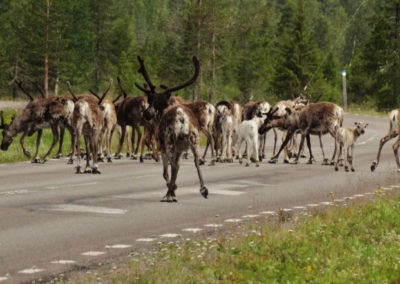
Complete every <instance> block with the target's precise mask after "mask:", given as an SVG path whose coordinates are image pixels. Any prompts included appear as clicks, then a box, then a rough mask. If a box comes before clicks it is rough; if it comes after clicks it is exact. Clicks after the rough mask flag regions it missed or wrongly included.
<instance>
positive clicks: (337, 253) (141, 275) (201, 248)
mask: <svg viewBox="0 0 400 284" xmlns="http://www.w3.org/2000/svg"><path fill="white" fill-rule="evenodd" d="M380 193H381V191H379V190H378V191H377V195H378V200H376V201H374V202H368V203H363V204H356V205H354V206H351V207H349V208H338V207H335V208H331V209H329V210H327V211H324V212H319V213H314V214H313V215H311V217H304V218H301V221H300V219H298V218H297V217H293V218H289V219H291V222H278V223H273V224H271V223H270V222H269V223H268V222H267V223H265V224H263V225H258V224H253V225H246V226H245V227H246V228H245V229H244V230H243V231H242V230H240V232H237V233H234V234H232V235H229V234H225V237H220V238H218V239H208V240H203V241H198V242H195V241H189V242H184V243H183V244H180V243H179V242H178V243H174V244H168V245H163V246H161V247H160V248H159V250H158V252H157V253H156V254H155V255H150V254H149V255H147V256H144V257H143V256H141V257H138V258H132V259H131V261H130V263H129V265H128V266H126V267H125V268H123V269H117V268H116V267H114V269H112V270H110V271H101V272H99V273H96V276H93V274H92V275H85V276H82V277H80V278H78V280H76V279H75V280H74V281H73V283H94V282H98V281H100V282H105V283H216V282H218V283H306V282H312V283H399V281H400V227H399V224H400V198H399V197H386V196H385V197H379V196H380ZM286 217H287V216H286ZM280 219H281V221H282V220H287V219H288V218H280Z"/></svg>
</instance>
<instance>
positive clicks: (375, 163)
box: [371, 161, 378, 172]
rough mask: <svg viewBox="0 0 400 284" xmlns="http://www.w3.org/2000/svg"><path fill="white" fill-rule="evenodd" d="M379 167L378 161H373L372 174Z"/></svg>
mask: <svg viewBox="0 0 400 284" xmlns="http://www.w3.org/2000/svg"><path fill="white" fill-rule="evenodd" d="M377 165H378V164H377V162H376V161H373V162H372V165H371V172H373V171H375V169H376V166H377Z"/></svg>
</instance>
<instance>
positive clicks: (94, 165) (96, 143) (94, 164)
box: [90, 134, 101, 174]
mask: <svg viewBox="0 0 400 284" xmlns="http://www.w3.org/2000/svg"><path fill="white" fill-rule="evenodd" d="M100 135H101V134H97V135H95V136H94V137H91V138H90V146H91V149H92V152H93V153H94V154H93V160H92V174H101V172H100V171H99V167H98V165H97V160H98V159H97V155H96V153H97V152H98V151H99V149H98V148H99V147H98V146H99V145H100V146H101V140H100V141H97V140H96V139H95V137H99V136H100Z"/></svg>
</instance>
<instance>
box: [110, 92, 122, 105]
mask: <svg viewBox="0 0 400 284" xmlns="http://www.w3.org/2000/svg"><path fill="white" fill-rule="evenodd" d="M120 97H122V94H119V95H118V96H117V97H116V98H115V99H114V100H113V101H112V103H113V104H115V103H116V102H117V101H118V100H119V98H120Z"/></svg>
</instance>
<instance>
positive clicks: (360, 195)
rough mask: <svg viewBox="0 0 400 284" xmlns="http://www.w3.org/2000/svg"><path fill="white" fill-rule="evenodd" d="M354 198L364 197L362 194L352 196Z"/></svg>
mask: <svg viewBox="0 0 400 284" xmlns="http://www.w3.org/2000/svg"><path fill="white" fill-rule="evenodd" d="M354 197H364V194H354Z"/></svg>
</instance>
